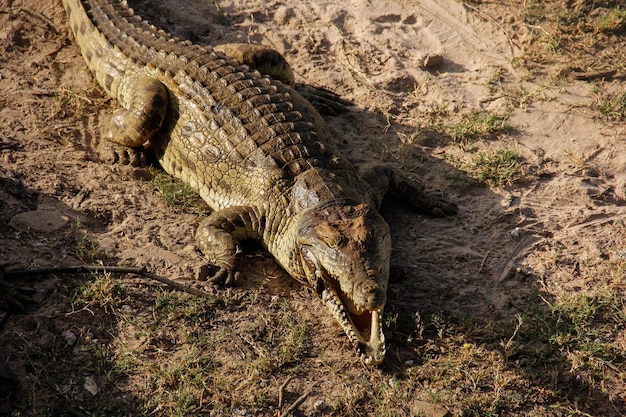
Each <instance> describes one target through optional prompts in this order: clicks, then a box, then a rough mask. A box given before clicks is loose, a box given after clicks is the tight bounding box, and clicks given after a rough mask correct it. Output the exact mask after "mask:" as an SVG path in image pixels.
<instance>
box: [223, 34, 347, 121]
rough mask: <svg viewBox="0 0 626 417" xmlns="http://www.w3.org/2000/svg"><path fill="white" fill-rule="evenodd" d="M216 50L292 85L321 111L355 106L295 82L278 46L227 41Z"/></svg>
mask: <svg viewBox="0 0 626 417" xmlns="http://www.w3.org/2000/svg"><path fill="white" fill-rule="evenodd" d="M213 49H214V50H216V51H220V52H223V53H224V54H225V55H227V56H228V57H230V58H234V59H235V60H237V62H239V63H240V64H245V65H248V66H250V67H252V68H254V69H256V70H257V71H259V72H260V73H261V74H264V75H269V76H270V77H272V78H274V79H275V80H278V81H280V82H282V83H283V84H287V85H289V86H291V87H293V88H294V89H295V90H296V91H297V92H298V93H300V94H301V95H302V96H303V97H304V98H305V99H307V100H308V101H309V102H310V103H311V104H313V106H314V107H315V109H316V110H317V111H318V112H320V113H321V114H324V115H330V116H335V115H337V114H339V113H343V112H345V111H346V106H350V105H352V103H350V102H349V101H347V100H344V99H342V98H341V97H339V96H338V95H337V94H335V93H333V92H332V91H329V90H327V89H325V88H322V87H312V86H310V85H306V84H301V83H297V84H296V82H295V77H294V75H293V70H292V69H291V66H290V65H289V63H288V62H287V60H286V59H285V57H284V56H282V54H281V53H280V52H278V51H277V50H275V49H272V48H268V47H267V46H263V45H250V44H247V43H226V44H222V45H217V46H215V47H214V48H213Z"/></svg>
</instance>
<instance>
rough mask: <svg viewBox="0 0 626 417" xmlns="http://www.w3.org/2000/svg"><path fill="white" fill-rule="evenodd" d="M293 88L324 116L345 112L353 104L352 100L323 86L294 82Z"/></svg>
mask: <svg viewBox="0 0 626 417" xmlns="http://www.w3.org/2000/svg"><path fill="white" fill-rule="evenodd" d="M295 89H296V91H297V92H298V93H300V95H301V96H302V97H304V98H305V99H307V100H308V101H309V102H310V103H311V104H312V105H313V107H315V110H317V111H318V112H319V113H320V114H322V115H324V116H337V115H339V114H342V113H345V112H347V111H348V107H349V106H352V105H353V103H352V102H350V101H348V100H345V99H343V98H341V97H340V96H339V95H338V94H335V93H333V92H332V91H330V90H327V89H325V88H324V87H313V86H310V85H307V84H300V83H296V85H295Z"/></svg>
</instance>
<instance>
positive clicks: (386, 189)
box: [359, 165, 458, 217]
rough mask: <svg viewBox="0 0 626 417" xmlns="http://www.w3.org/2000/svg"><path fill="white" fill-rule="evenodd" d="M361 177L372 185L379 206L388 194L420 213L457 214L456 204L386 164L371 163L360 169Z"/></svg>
mask: <svg viewBox="0 0 626 417" xmlns="http://www.w3.org/2000/svg"><path fill="white" fill-rule="evenodd" d="M359 174H360V176H361V178H362V179H363V180H364V181H365V182H366V183H367V184H368V185H369V186H370V187H369V190H368V191H369V192H368V193H369V195H370V199H371V201H372V202H373V203H374V204H375V205H376V207H379V206H380V204H381V203H382V200H383V198H384V197H385V196H386V195H388V196H390V197H393V198H397V199H398V200H401V201H405V202H406V203H408V204H409V205H410V206H411V207H412V208H414V209H415V210H417V211H419V212H420V213H424V214H427V215H429V216H432V217H443V216H448V215H451V214H456V212H457V211H458V208H457V206H456V204H454V203H451V202H449V201H446V200H444V199H441V198H439V197H437V196H435V195H432V194H430V193H428V192H426V191H425V190H424V187H423V186H422V185H421V184H419V183H416V182H414V181H411V180H409V179H408V178H407V177H405V176H404V175H402V174H400V173H398V172H397V171H395V170H393V169H392V168H391V167H388V166H385V165H371V166H366V167H364V168H362V169H360V170H359Z"/></svg>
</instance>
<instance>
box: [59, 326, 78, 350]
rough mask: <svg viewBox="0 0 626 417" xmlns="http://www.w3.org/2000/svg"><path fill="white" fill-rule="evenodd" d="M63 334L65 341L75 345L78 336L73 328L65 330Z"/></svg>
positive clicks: (69, 344)
mask: <svg viewBox="0 0 626 417" xmlns="http://www.w3.org/2000/svg"><path fill="white" fill-rule="evenodd" d="M61 336H63V338H64V339H65V343H66V344H67V345H68V346H74V345H75V344H76V342H77V341H78V337H76V335H75V334H74V333H73V332H72V331H71V330H66V331H64V332H63V333H61Z"/></svg>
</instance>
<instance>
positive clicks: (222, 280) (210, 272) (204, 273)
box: [197, 264, 241, 287]
mask: <svg viewBox="0 0 626 417" xmlns="http://www.w3.org/2000/svg"><path fill="white" fill-rule="evenodd" d="M197 277H198V279H199V280H201V281H208V282H210V283H212V284H215V285H220V286H224V287H232V286H233V285H235V283H236V282H237V281H239V280H240V278H241V272H239V271H237V270H235V269H234V268H230V267H228V266H217V265H213V264H205V265H202V267H201V268H200V271H199V272H198V274H197Z"/></svg>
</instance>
